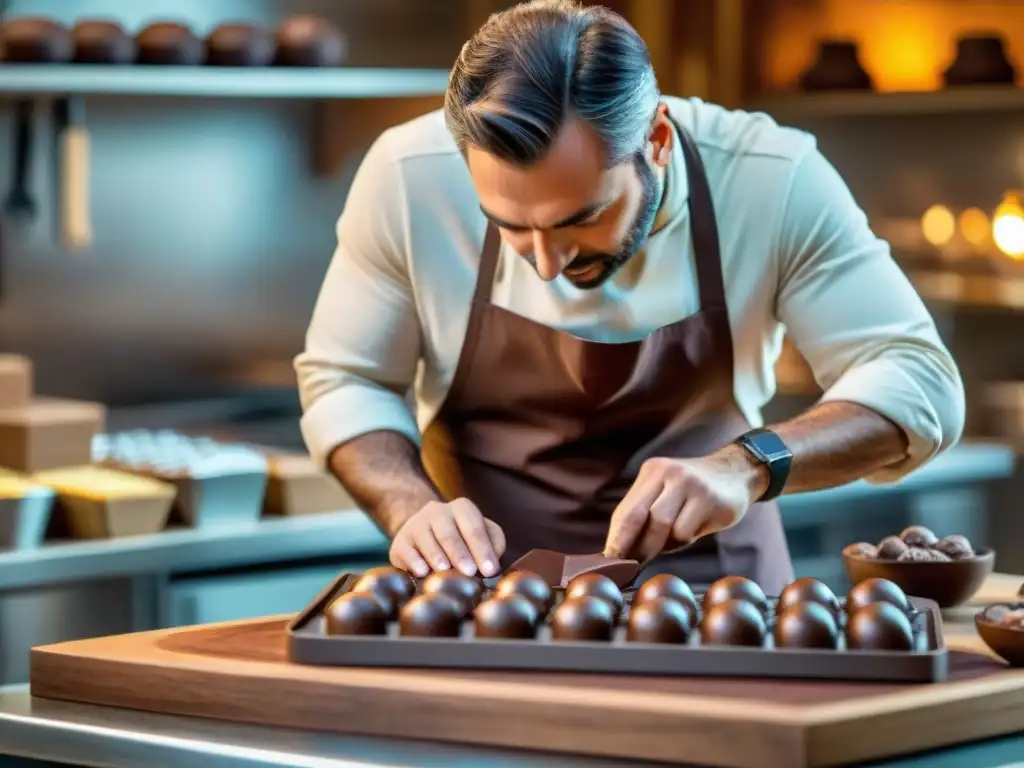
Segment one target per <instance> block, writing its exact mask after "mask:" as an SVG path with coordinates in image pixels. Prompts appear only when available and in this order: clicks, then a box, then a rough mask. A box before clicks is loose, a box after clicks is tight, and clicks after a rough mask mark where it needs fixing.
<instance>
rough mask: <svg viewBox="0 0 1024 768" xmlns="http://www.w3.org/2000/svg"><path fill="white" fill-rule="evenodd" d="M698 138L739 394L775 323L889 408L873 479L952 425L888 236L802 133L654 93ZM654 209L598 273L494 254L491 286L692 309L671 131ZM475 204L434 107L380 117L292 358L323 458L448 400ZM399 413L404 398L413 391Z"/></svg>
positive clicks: (639, 310) (765, 360) (477, 218)
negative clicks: (901, 439)
mask: <svg viewBox="0 0 1024 768" xmlns="http://www.w3.org/2000/svg"><path fill="white" fill-rule="evenodd" d="M665 101H666V102H667V104H668V105H669V110H670V112H671V114H672V115H673V116H674V117H675V118H676V120H678V121H679V122H680V123H681V124H682V125H684V126H685V127H686V128H687V130H689V131H690V132H691V133H692V135H693V137H694V139H695V140H696V142H697V145H698V146H699V148H700V152H701V157H702V158H703V160H704V164H705V166H706V170H707V174H708V178H709V182H710V186H711V191H712V196H713V198H714V203H715V208H716V212H717V215H718V225H719V233H720V238H721V243H722V259H723V270H724V279H725V290H726V297H727V302H728V305H729V318H730V323H731V327H732V333H733V339H734V355H735V384H734V386H735V396H736V401H737V403H738V405H739V407H740V408H741V409H742V410H743V412H744V414H745V415H746V416H747V419H748V420H749V421H750V423H751V424H753V425H760V424H761V423H762V418H761V408H762V407H763V406H764V404H765V403H767V402H768V401H769V400H770V399H771V398H772V396H773V395H774V393H775V378H774V365H775V361H776V359H777V358H778V355H779V351H780V345H781V342H782V337H783V335H784V334H785V335H788V337H789V338H790V339H791V340H792V342H793V343H794V345H795V346H796V347H797V349H799V351H800V352H801V353H802V354H803V356H804V357H805V358H806V359H807V361H808V363H810V366H811V368H812V370H813V371H814V376H815V379H816V380H817V382H818V383H819V385H821V387H822V388H823V389H824V390H825V395H824V399H825V400H847V401H854V402H857V403H861V404H863V405H865V406H868V407H870V408H872V409H874V410H876V411H878V412H880V413H882V414H883V415H885V416H887V417H888V418H889V419H891V420H892V421H894V422H895V423H897V424H899V425H900V426H901V427H902V428H903V429H904V430H905V431H906V433H907V435H908V436H909V440H910V450H909V455H908V457H907V458H906V460H905V461H903V462H900V463H899V464H898V465H895V466H892V467H888V468H886V469H885V470H883V471H881V472H879V473H877V474H876V475H875V476H874V477H872V478H869V479H871V480H874V481H878V482H884V481H891V480H895V479H898V478H899V477H901V476H903V475H904V474H906V473H907V472H909V471H911V470H912V469H914V468H915V467H917V466H919V465H920V464H921V463H922V462H924V461H926V460H928V459H929V458H930V457H932V456H934V455H935V454H936V453H938V452H939V451H941V450H944V449H946V448H948V447H950V446H951V445H953V444H954V443H955V442H956V441H957V440H958V439H959V437H960V434H961V432H962V428H963V420H964V394H963V385H962V382H961V380H960V376H959V373H958V371H957V368H956V365H955V363H954V361H953V360H952V358H951V357H950V355H949V352H948V351H947V350H946V348H945V346H944V345H943V343H942V342H941V340H940V339H939V336H938V334H937V332H936V329H935V325H934V323H933V321H932V319H931V317H930V316H929V314H928V311H927V310H926V308H925V307H924V305H923V303H922V302H921V300H920V298H919V297H918V295H917V293H916V292H915V291H914V289H913V287H912V286H911V285H910V283H909V282H908V280H907V279H906V277H905V276H904V275H903V273H902V272H901V271H900V269H899V267H898V266H897V265H896V263H895V262H894V261H893V259H892V257H891V255H890V251H889V247H888V245H887V244H886V243H885V242H884V241H882V240H880V239H879V238H877V237H876V236H875V235H874V234H873V233H872V231H871V229H870V227H869V225H868V222H867V218H866V216H865V215H864V213H863V212H862V211H861V209H860V208H859V207H858V205H857V203H856V202H855V201H854V199H853V197H852V195H851V194H850V192H849V190H848V189H847V187H846V184H845V183H844V182H843V180H842V179H841V178H840V176H839V174H838V173H837V172H836V170H835V169H834V168H833V167H832V166H831V165H830V164H829V162H828V161H827V160H826V159H825V158H824V157H823V156H822V155H821V153H820V152H819V151H818V150H817V148H816V143H815V140H814V138H813V136H811V135H809V134H807V133H803V132H801V131H797V130H794V129H790V128H785V127H781V126H779V125H777V124H776V123H775V122H773V121H772V120H771V118H769V117H767V116H766V115H763V114H754V113H746V112H740V111H728V110H725V109H723V108H721V107H718V106H715V105H712V104H707V103H704V102H702V101H700V100H697V99H675V98H665ZM675 147H676V149H675V151H674V153H673V157H672V160H671V162H670V165H669V169H668V192H667V196H666V201H665V205H664V207H663V216H661V217H659V221H660V222H662V223H661V224H660V225H659V227H658V229H657V231H656V232H655V233H654V234H653V235H652V237H651V238H650V240H649V241H648V243H647V244H646V246H645V248H644V251H643V252H642V253H641V254H638V255H637V256H636V257H635V258H634V259H633V260H632V261H631V262H630V263H629V264H628V265H627V266H626V267H625V268H623V269H622V270H620V272H619V273H617V274H616V275H615V276H614V277H613V278H612V280H610V281H609V282H607V283H606V284H605V285H603V286H602V287H601V288H599V289H595V290H589V291H583V290H579V289H577V288H575V287H574V286H572V285H571V284H570V283H569V282H568V281H567V280H565V279H564V278H561V277H559V278H557V279H556V280H555V281H553V282H551V283H545V282H544V281H543V280H541V279H540V278H539V277H538V276H537V275H536V273H535V272H534V270H533V268H532V267H531V266H530V265H529V264H528V263H527V262H526V261H525V260H523V259H522V258H520V257H519V256H518V255H516V254H515V253H514V252H513V251H511V250H510V249H508V248H505V249H504V250H503V253H502V257H501V261H500V264H499V268H498V272H497V275H496V277H495V283H494V288H493V293H492V297H493V301H494V303H495V304H497V305H499V306H501V307H504V308H505V309H508V310H510V311H512V312H515V313H517V314H520V315H522V316H525V317H527V318H530V319H531V320H534V321H536V322H539V323H542V324H544V325H548V326H552V327H556V328H561V329H564V330H568V331H570V332H572V333H574V334H576V335H578V336H581V337H583V338H588V339H592V340H602V341H628V340H635V339H639V338H643V337H644V336H646V335H648V334H649V333H651V332H652V331H654V330H655V329H656V328H658V327H660V326H664V325H667V324H669V323H673V322H675V321H677V320H679V319H681V318H683V317H686V316H688V315H691V314H693V313H694V312H696V311H697V310H698V306H699V302H698V296H697V286H696V281H695V276H694V267H693V247H692V243H691V240H690V226H689V216H688V212H687V208H686V199H687V194H688V189H687V184H686V177H685V170H684V165H683V157H682V152H681V150H680V149H679V141H676V142H675ZM485 227H486V222H485V220H484V217H483V215H482V214H481V212H480V207H479V200H478V198H477V196H476V193H475V191H474V188H473V185H472V181H471V179H470V176H469V172H468V170H467V168H466V165H465V162H464V160H463V158H462V156H461V155H460V154H459V152H458V150H457V149H456V147H455V144H454V142H453V140H452V138H451V135H450V134H449V132H448V130H447V128H446V126H445V123H444V118H443V115H442V114H441V113H440V112H432V113H429V114H427V115H424V116H422V117H419V118H417V119H415V120H412V121H410V122H408V123H405V124H403V125H400V126H397V127H395V128H391V129H389V130H388V131H386V132H385V133H384V134H383V135H382V136H381V137H380V138H379V139H378V140H377V141H376V142H375V143H374V145H373V147H372V148H371V149H370V151H369V152H368V154H367V155H366V157H365V158H364V160H363V162H362V164H361V166H360V168H359V170H358V172H357V174H356V177H355V179H354V181H353V184H352V187H351V190H350V192H349V195H348V199H347V201H346V204H345V208H344V211H343V212H342V214H341V218H340V219H339V221H338V225H337V236H338V247H337V250H336V252H335V254H334V257H333V260H332V261H331V264H330V266H329V268H328V270H327V275H326V277H325V279H324V283H323V287H322V289H321V292H320V296H319V299H318V300H317V303H316V308H315V310H314V313H313V318H312V321H311V323H310V327H309V332H308V334H307V338H306V348H305V350H304V351H303V353H302V354H300V355H299V356H298V357H297V358H296V361H295V367H296V371H297V374H298V380H299V392H300V395H301V399H302V404H303V409H304V414H303V418H302V431H303V435H304V437H305V440H306V443H307V446H308V447H309V450H310V452H311V453H312V455H313V456H314V457H315V458H316V459H317V460H318V461H320V462H321V463H322V462H324V461H325V460H326V458H327V456H328V455H329V453H330V452H331V451H332V450H333V449H334V448H335V447H337V446H338V445H340V444H342V443H344V442H346V441H348V440H351V439H352V438H355V437H358V436H359V435H362V434H365V433H367V432H372V431H375V430H382V429H387V430H394V431H397V432H401V433H403V434H405V435H407V436H408V437H409V438H411V439H412V440H414V441H418V440H419V437H420V431H421V430H422V429H423V428H425V427H426V425H427V424H428V423H429V422H430V421H431V419H432V418H433V417H434V415H435V414H436V413H437V411H438V409H439V408H440V406H441V404H442V402H443V401H444V398H445V395H446V393H447V390H448V387H449V386H450V384H451V381H452V377H453V375H454V373H455V367H456V364H457V363H458V359H459V352H460V350H461V347H462V342H463V337H464V334H465V330H466V326H467V323H468V320H469V310H470V303H471V298H472V295H473V287H474V281H475V279H476V270H477V264H478V262H479V254H480V249H481V246H482V244H483V237H484V231H485ZM410 387H412V390H411V393H412V396H413V398H414V402H415V406H414V411H415V413H413V409H411V408H410V404H409V403H410V399H408V398H407V397H406V394H407V393H408V392H410Z"/></svg>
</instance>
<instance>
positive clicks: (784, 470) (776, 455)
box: [736, 429, 793, 501]
mask: <svg viewBox="0 0 1024 768" xmlns="http://www.w3.org/2000/svg"><path fill="white" fill-rule="evenodd" d="M736 442H737V443H738V444H739V445H741V446H743V447H744V448H745V449H746V450H747V453H749V454H750V455H751V456H753V457H754V458H755V459H757V460H758V461H759V462H761V463H762V464H764V465H765V466H766V467H768V478H769V479H768V490H766V491H765V492H764V493H763V494H762V495H761V498H759V499H758V501H771V500H772V499H774V498H776V497H777V496H779V495H780V494H781V493H782V491H783V490H784V489H785V488H786V481H787V480H788V479H789V470H790V467H791V466H792V465H793V452H792V451H790V450H789V448H788V447H787V446H786V444H785V443H784V442H782V438H781V437H779V436H778V435H777V434H775V433H774V432H772V431H771V430H770V429H755V430H753V431H751V432H747V434H745V435H743V436H741V437H740V438H739V439H738V440H737V441H736Z"/></svg>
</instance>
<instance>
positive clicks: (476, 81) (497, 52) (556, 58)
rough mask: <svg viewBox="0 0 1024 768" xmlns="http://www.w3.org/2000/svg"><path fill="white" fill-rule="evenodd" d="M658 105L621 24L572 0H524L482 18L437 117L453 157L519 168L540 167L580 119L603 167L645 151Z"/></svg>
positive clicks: (644, 63) (642, 52)
mask: <svg viewBox="0 0 1024 768" xmlns="http://www.w3.org/2000/svg"><path fill="white" fill-rule="evenodd" d="M658 101H659V94H658V85H657V82H656V80H655V77H654V69H653V68H652V66H651V59H650V53H649V52H648V50H647V45H646V44H645V43H644V41H643V39H642V38H641V37H640V35H638V34H637V32H636V30H634V29H633V27H631V26H630V25H629V23H628V22H627V21H626V20H625V19H623V18H622V17H621V16H619V15H618V14H616V13H614V12H612V11H610V10H608V9H607V8H602V7H600V6H590V7H585V6H582V5H580V4H579V3H577V2H575V1H574V0H531V1H530V2H524V3H520V4H518V5H515V6H513V7H512V8H510V9H508V10H506V11H502V12H501V13H496V14H494V15H492V16H491V17H490V18H489V19H488V20H487V22H486V23H485V24H484V25H483V27H481V28H480V30H479V31H478V32H477V33H476V34H475V35H474V36H473V38H472V39H471V40H470V41H469V42H467V43H466V44H465V45H464V46H463V48H462V52H461V53H460V54H459V58H458V60H457V61H456V63H455V66H454V68H453V69H452V73H451V78H450V80H449V83H448V91H447V93H446V95H445V105H444V109H445V120H446V121H447V124H448V129H449V130H450V131H451V133H452V135H453V136H454V137H455V141H456V143H457V144H458V146H459V149H460V150H462V151H463V152H465V151H466V149H467V148H468V147H474V148H476V149H479V150H482V151H484V152H487V153H488V154H491V155H495V156H497V157H498V158H500V159H501V160H504V161H506V162H509V163H513V164H515V165H519V166H530V165H532V164H534V163H536V162H537V161H538V160H541V159H542V158H543V157H544V155H545V154H547V152H548V150H550V149H551V146H552V144H554V142H555V139H556V137H557V136H558V134H559V131H560V130H561V129H562V127H563V126H564V125H565V124H566V122H567V121H568V120H571V119H572V118H574V117H575V118H580V119H582V120H584V121H586V123H588V124H589V125H590V127H591V128H592V129H593V130H594V131H595V132H596V133H597V135H598V136H599V137H600V138H601V140H602V141H603V143H604V147H605V149H606V154H607V157H606V163H607V164H608V166H612V165H616V164H618V163H620V162H623V161H625V160H628V159H630V158H631V157H633V158H635V157H636V156H637V155H638V153H640V152H641V151H642V150H643V149H644V148H645V146H646V141H647V136H648V133H649V131H650V128H651V125H652V122H653V120H654V117H655V111H656V109H657V106H658Z"/></svg>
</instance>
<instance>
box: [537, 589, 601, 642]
mask: <svg viewBox="0 0 1024 768" xmlns="http://www.w3.org/2000/svg"><path fill="white" fill-rule="evenodd" d="M615 618H616V614H615V608H614V607H613V606H612V604H611V603H609V602H608V601H607V600H602V599H601V598H600V597H594V596H592V595H583V596H580V597H571V598H569V597H567V598H566V599H565V600H564V601H563V602H562V604H561V605H559V606H558V607H557V608H555V610H554V611H552V612H551V638H552V639H553V640H588V641H598V640H604V641H607V640H611V639H612V630H613V628H614V627H615Z"/></svg>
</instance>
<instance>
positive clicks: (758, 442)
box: [747, 432, 793, 462]
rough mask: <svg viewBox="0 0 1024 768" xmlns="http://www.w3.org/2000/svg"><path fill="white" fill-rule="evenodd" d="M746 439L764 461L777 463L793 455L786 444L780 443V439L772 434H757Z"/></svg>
mask: <svg viewBox="0 0 1024 768" xmlns="http://www.w3.org/2000/svg"><path fill="white" fill-rule="evenodd" d="M747 439H748V440H749V441H750V442H751V443H752V444H753V445H754V446H755V447H756V449H757V450H758V451H760V452H761V454H762V455H763V456H764V459H765V461H768V462H773V461H779V460H780V459H788V458H790V457H791V456H792V455H793V454H792V452H791V451H790V450H789V448H787V447H786V444H785V443H784V442H782V438H780V437H779V436H778V435H776V434H775V433H774V432H758V433H756V434H752V435H748V436H747Z"/></svg>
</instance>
